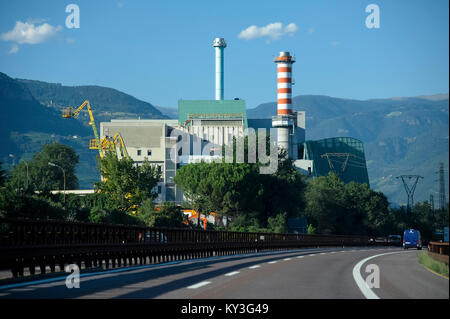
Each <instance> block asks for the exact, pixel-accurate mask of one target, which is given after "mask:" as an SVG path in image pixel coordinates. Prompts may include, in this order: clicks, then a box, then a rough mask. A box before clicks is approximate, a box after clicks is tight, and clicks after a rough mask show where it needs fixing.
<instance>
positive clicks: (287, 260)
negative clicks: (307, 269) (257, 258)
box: [283, 258, 292, 261]
mask: <svg viewBox="0 0 450 319" xmlns="http://www.w3.org/2000/svg"><path fill="white" fill-rule="evenodd" d="M291 259H292V258H284V259H283V260H286V261H288V260H291Z"/></svg>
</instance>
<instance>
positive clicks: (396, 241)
mask: <svg viewBox="0 0 450 319" xmlns="http://www.w3.org/2000/svg"><path fill="white" fill-rule="evenodd" d="M388 244H390V245H393V246H401V245H402V236H401V235H389V236H388Z"/></svg>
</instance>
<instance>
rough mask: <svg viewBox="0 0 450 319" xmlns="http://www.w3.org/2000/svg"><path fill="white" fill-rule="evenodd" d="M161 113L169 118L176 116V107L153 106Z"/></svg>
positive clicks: (175, 117)
mask: <svg viewBox="0 0 450 319" xmlns="http://www.w3.org/2000/svg"><path fill="white" fill-rule="evenodd" d="M155 107H156V108H157V109H158V110H159V111H160V112H161V113H162V114H163V115H165V116H167V117H168V118H170V119H177V118H178V108H172V107H163V106H155Z"/></svg>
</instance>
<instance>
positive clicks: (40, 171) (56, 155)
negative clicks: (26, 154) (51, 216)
mask: <svg viewBox="0 0 450 319" xmlns="http://www.w3.org/2000/svg"><path fill="white" fill-rule="evenodd" d="M78 160H79V156H78V155H77V154H76V153H75V151H74V150H73V149H72V147H70V146H67V145H64V144H59V143H56V142H55V143H53V144H45V145H44V146H43V147H42V150H41V151H40V152H36V153H35V154H34V155H33V158H32V159H31V161H23V162H21V163H19V164H18V165H16V166H15V167H14V168H13V170H12V172H11V178H10V180H9V183H10V186H11V187H12V188H13V189H16V190H22V191H25V192H26V191H28V192H34V191H41V192H44V193H45V192H48V191H50V190H54V189H60V190H62V189H64V174H65V179H66V189H76V188H78V178H77V176H76V175H75V168H76V165H77V164H78ZM49 162H50V163H53V164H56V165H58V166H60V167H61V168H62V169H63V170H64V172H63V171H62V170H61V169H60V168H59V167H54V166H50V165H49V164H48V163H49Z"/></svg>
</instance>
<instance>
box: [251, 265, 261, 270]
mask: <svg viewBox="0 0 450 319" xmlns="http://www.w3.org/2000/svg"><path fill="white" fill-rule="evenodd" d="M259 267H261V266H260V265H254V266H251V267H248V268H249V269H255V268H259Z"/></svg>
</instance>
